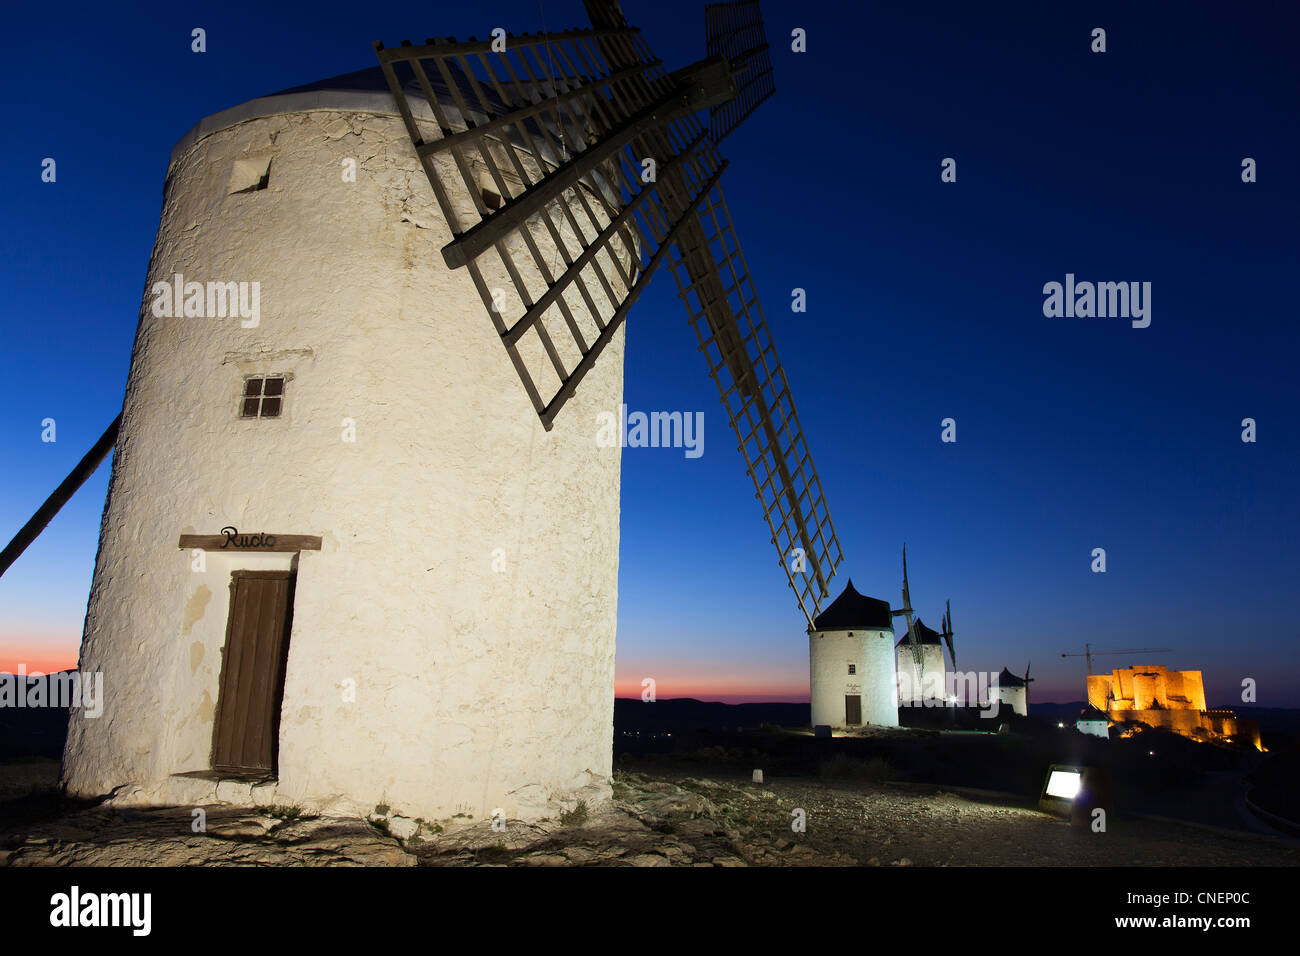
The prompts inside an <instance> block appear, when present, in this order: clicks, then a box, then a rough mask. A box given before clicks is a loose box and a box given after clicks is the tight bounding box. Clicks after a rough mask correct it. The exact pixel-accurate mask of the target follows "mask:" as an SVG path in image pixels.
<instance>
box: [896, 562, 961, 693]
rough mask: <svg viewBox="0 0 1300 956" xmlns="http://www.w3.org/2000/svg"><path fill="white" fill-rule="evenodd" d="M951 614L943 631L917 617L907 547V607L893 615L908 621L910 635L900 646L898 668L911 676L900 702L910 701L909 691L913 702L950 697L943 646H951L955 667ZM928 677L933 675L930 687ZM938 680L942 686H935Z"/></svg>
mask: <svg viewBox="0 0 1300 956" xmlns="http://www.w3.org/2000/svg"><path fill="white" fill-rule="evenodd" d="M950 612H951V607H948V608H946V609H945V612H944V616H943V630H942V631H934V630H932V629H930V628H928V627H926V626H925V623H924V622H923V621H922V620H921V618H920V617H915V618H914V617H913V614H914V611H913V608H912V590H911V585H910V582H909V581H908V575H907V546H906V545H904V546H903V606H902V607H901V608H899V609H897V610H894V611H891V612H890V614H891V615H892V616H894V617H898V616H900V615H902V616H905V617H906V618H907V635H906V637H904V638H903V639H902V640H900V641H899V642H898V645H897V651H898V653H897V662H896V663H897V667H898V669H899V671H900V672H901V673H903V674H906V675H908V676H907V677H905V678H903V679H902V681H901V682H900V688H899V689H900V693H901V694H902V697H900V701H903V702H905V701H906V700H907V699H908V696H909V695H908V693H907V692H908V691H909V690H910V691H911V694H910V697H911V698H912V699H913V700H916V699H920V698H921V697H923V696H924V695H926V694H928V695H929V696H931V697H934V698H943V697H945V696H946V690H947V689H946V687H945V686H943V685H944V681H943V675H944V666H943V650H942V647H941V644H940V642H946V643H947V645H948V654H949V656H951V657H952V658H953V663H954V666H955V664H956V657H955V656H953V644H952V636H953V635H952V624H951V617H950ZM927 674H929V675H930V676H929V682H928V683H927V678H926V675H927ZM936 679H937V681H938V684H939V686H934V684H935V682H936ZM908 683H910V684H911V687H910V688H909V687H908V686H906V685H907V684H908Z"/></svg>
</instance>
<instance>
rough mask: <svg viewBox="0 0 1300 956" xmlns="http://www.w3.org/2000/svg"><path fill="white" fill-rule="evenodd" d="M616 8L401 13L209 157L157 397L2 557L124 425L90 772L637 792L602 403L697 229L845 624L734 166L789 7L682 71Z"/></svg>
mask: <svg viewBox="0 0 1300 956" xmlns="http://www.w3.org/2000/svg"><path fill="white" fill-rule="evenodd" d="M586 6H587V10H588V13H589V15H590V17H591V22H592V26H591V28H590V29H585V30H571V31H566V32H564V33H560V34H548V35H540V34H533V35H529V34H524V35H522V36H508V37H506V38H505V46H506V49H505V51H504V52H499V51H497V50H495V49H494V41H482V42H480V41H476V40H474V39H472V38H471V39H470V40H469V41H466V42H455V41H454V40H432V41H429V42H427V43H425V44H422V45H416V46H412V45H406V44H404V45H402V46H401V47H398V48H395V49H384V48H383V47H382V46H380V45H378V44H376V52H377V55H378V58H379V63H380V66H379V67H378V68H375V69H372V70H363V71H360V72H358V73H354V74H349V75H347V76H342V77H335V78H333V79H332V80H326V81H323V82H320V83H315V84H312V85H310V86H307V87H300V88H297V89H294V90H288V91H285V92H283V93H281V94H277V95H274V96H269V97H264V98H261V99H258V100H253V101H250V102H248V103H244V104H241V105H239V106H236V107H233V108H232V109H229V110H226V111H224V112H221V113H218V114H216V115H214V116H210V117H207V118H206V119H204V120H202V121H200V122H199V123H198V125H196V126H195V127H194V128H193V129H192V130H191V131H190V133H189V134H188V135H187V136H186V137H185V138H184V139H182V140H181V142H180V143H179V144H178V145H177V147H176V148H175V150H174V151H173V154H172V159H171V163H170V166H169V169H168V175H167V182H166V186H165V192H164V200H163V211H162V217H161V222H160V225H159V229H158V237H157V241H156V244H155V247H154V252H153V256H152V259H151V262H150V266H149V275H148V283H147V286H146V288H147V289H149V290H150V294H149V296H148V297H147V298H146V301H145V305H144V307H143V308H142V310H141V316H140V322H139V327H138V330H137V335H136V343H135V348H134V351H133V355H132V362H131V370H130V374H129V378H128V383H127V391H126V398H125V401H124V404H123V409H122V414H121V416H120V418H119V419H118V420H117V421H115V422H114V423H113V425H112V426H110V428H109V429H108V431H106V432H105V435H104V437H103V438H102V439H101V440H100V442H99V443H97V445H96V446H95V448H94V449H92V451H91V453H90V454H88V455H87V456H86V459H85V460H83V462H82V463H81V465H79V466H78V469H76V470H75V471H74V473H73V474H72V475H70V476H69V478H68V480H67V481H65V482H64V483H63V485H61V486H60V488H59V489H58V490H57V491H56V492H55V494H54V495H52V496H51V498H50V500H49V501H47V502H46V504H45V505H44V506H43V507H42V508H41V509H40V510H39V511H38V512H37V514H36V516H34V517H33V519H32V521H30V522H29V523H28V525H27V526H25V527H24V528H23V529H22V531H20V532H19V534H18V536H17V537H16V538H15V539H14V542H13V543H12V544H11V545H10V546H9V547H8V548H6V549H5V551H4V552H3V553H2V554H0V573H2V572H3V570H4V568H5V567H7V566H8V564H9V563H11V562H12V561H13V560H14V558H16V557H17V555H18V554H19V553H21V551H22V550H23V548H24V547H26V545H27V544H28V543H30V541H31V540H32V538H34V537H35V535H36V534H38V533H39V532H40V530H41V528H42V527H44V525H45V524H46V523H48V521H49V520H50V518H51V517H52V516H53V514H54V513H55V512H57V510H58V508H59V507H60V506H61V505H62V504H63V503H64V502H65V501H66V500H67V498H68V497H69V496H70V495H71V494H72V493H73V492H74V491H75V490H76V488H77V486H78V485H79V484H80V483H81V482H82V481H84V479H85V478H86V477H87V476H88V475H89V473H90V472H91V471H93V470H94V466H95V465H96V464H97V463H98V461H99V460H101V459H102V457H103V456H104V455H105V454H107V452H108V450H109V449H110V448H112V447H113V445H114V442H116V455H115V458H114V462H113V473H112V477H111V479H110V485H109V496H108V502H107V505H106V507H105V511H104V517H103V522H102V527H101V531H100V541H99V553H98V556H97V559H96V565H95V574H94V580H93V583H92V589H91V595H90V601H89V605H88V609H87V615H86V626H85V634H84V638H83V646H82V654H81V664H80V666H81V669H82V670H83V671H101V672H102V673H103V675H104V686H105V692H106V696H107V699H108V704H107V709H106V712H105V714H104V717H103V718H102V719H99V720H94V719H87V718H83V717H82V716H80V715H79V714H78V715H77V716H74V717H73V719H72V721H71V725H70V728H69V736H68V743H67V747H66V750H65V755H64V778H63V779H64V783H65V784H66V786H67V788H68V790H69V791H70V792H72V793H76V794H102V793H106V792H109V791H113V790H116V791H118V793H119V794H120V795H122V796H123V797H124V799H133V800H136V801H139V802H167V803H197V802H203V801H206V800H210V799H212V798H213V797H216V798H218V799H222V800H227V801H229V802H232V803H238V804H244V805H255V804H259V803H271V802H280V803H296V804H300V805H303V806H305V807H311V808H317V809H324V808H332V809H339V810H345V811H349V812H358V811H360V812H364V811H367V810H369V809H372V808H373V807H374V806H375V805H376V804H377V803H381V802H382V803H387V804H389V805H390V806H392V807H393V808H394V809H396V810H398V811H399V812H402V813H405V814H408V815H410V816H417V815H418V816H422V817H424V818H426V819H431V820H432V819H440V818H444V817H447V816H450V815H452V814H453V813H463V814H467V815H470V816H474V817H478V818H482V817H483V816H486V815H488V814H490V813H492V812H493V811H494V810H495V809H496V808H500V809H502V810H504V811H505V813H506V814H508V815H509V816H512V817H513V816H517V817H524V818H529V817H539V816H545V815H551V814H553V813H554V810H555V809H556V807H557V806H563V805H565V804H568V803H571V801H573V800H576V799H580V798H585V799H589V800H599V799H601V798H603V797H604V796H605V795H606V794H608V792H609V776H610V771H611V759H612V756H611V742H612V716H613V713H612V712H613V677H614V637H615V621H616V610H617V584H618V528H619V525H618V522H619V464H620V456H619V448H618V447H617V445H615V446H614V447H612V448H607V447H601V446H600V445H599V444H598V442H597V440H596V436H597V422H598V419H599V416H600V414H601V413H603V412H607V411H610V410H616V409H618V407H619V405H620V402H621V398H622V385H623V382H622V350H623V331H622V323H623V321H624V319H625V318H626V316H627V313H628V311H629V309H630V308H631V307H632V305H633V303H634V302H635V301H636V299H637V297H638V295H639V294H640V293H641V292H642V291H643V289H644V288H645V285H646V283H647V282H648V281H649V280H650V277H651V275H652V273H653V272H654V270H655V268H656V267H657V266H659V265H660V264H661V263H662V262H663V260H664V259H665V258H667V259H668V260H669V262H670V264H671V266H672V267H673V271H674V274H675V277H676V279H677V281H678V283H679V286H680V289H681V292H682V298H683V300H684V301H685V302H686V304H687V306H688V309H689V311H690V316H691V321H692V324H693V327H694V328H695V331H696V333H697V335H698V338H699V343H700V349H701V351H703V352H704V353H705V355H706V358H707V360H708V364H709V372H710V375H711V377H712V378H713V379H714V381H715V383H716V384H717V386H718V388H719V392H720V394H721V396H722V400H723V404H724V407H725V408H726V410H727V414H728V419H729V422H730V424H731V425H732V427H733V429H734V430H735V432H736V435H737V438H738V439H739V442H740V447H741V450H742V453H743V454H744V456H745V461H746V464H747V466H748V469H749V472H750V475H751V476H752V478H753V481H754V485H755V488H756V490H757V493H758V497H759V499H760V501H761V503H762V505H763V509H764V515H765V518H766V520H767V522H768V526H769V531H770V534H771V539H772V541H773V542H774V543H775V544H776V546H777V548H778V550H779V551H780V553H781V555H782V564H783V566H785V560H784V558H785V556H787V555H789V554H790V553H791V552H793V551H797V552H798V553H799V555H800V557H801V561H802V564H801V567H802V568H804V569H806V570H803V571H795V570H793V569H792V568H791V567H790V566H786V573H787V576H788V580H789V583H790V584H791V586H792V588H794V590H795V592H796V595H797V596H798V599H799V603H800V606H801V608H802V610H803V613H804V614H805V617H806V618H807V619H808V621H809V623H810V624H811V622H812V618H813V615H814V614H815V613H816V611H817V608H818V605H819V603H820V601H821V600H822V598H824V597H825V595H826V593H827V581H828V580H829V578H830V577H831V576H832V575H833V574H834V570H835V566H836V565H837V564H838V562H839V561H840V560H841V555H840V551H839V545H838V542H837V541H836V539H835V534H834V529H833V526H832V525H831V523H830V518H829V515H828V514H827V511H826V504H825V499H824V497H823V495H822V492H821V487H820V483H819V481H818V479H817V475H816V472H815V470H814V469H813V466H812V461H811V457H810V456H809V454H808V449H807V446H806V444H805V442H804V440H803V436H802V432H801V430H800V428H799V424H798V420H797V417H796V415H795V411H794V405H793V402H792V399H791V397H790V391H789V387H788V385H787V383H786V380H785V376H784V372H783V371H782V369H781V367H780V364H779V362H778V361H777V359H776V354H775V351H774V349H773V347H772V343H771V339H770V336H769V335H768V333H767V329H766V325H765V323H764V320H763V316H762V312H761V309H760V308H759V305H758V301H757V297H756V295H755V293H754V289H753V285H752V283H751V281H750V278H749V275H748V273H747V270H746V267H745V263H744V259H743V256H742V255H741V253H740V249H739V245H738V244H737V242H736V237H735V232H734V229H733V227H732V225H731V221H730V217H729V214H728V212H727V208H726V205H725V202H724V201H723V199H722V194H721V192H720V190H719V189H718V180H719V177H720V176H721V174H722V172H723V170H724V168H725V165H726V164H725V162H724V161H723V160H722V159H721V157H720V156H719V154H718V151H717V144H718V142H719V141H720V140H721V139H722V138H724V137H725V136H726V135H727V134H728V133H730V132H731V130H733V129H734V128H735V127H736V126H737V125H738V124H739V123H740V122H741V121H743V120H744V119H745V118H746V117H747V116H748V115H749V113H750V112H752V110H753V109H754V108H755V107H757V105H758V104H759V103H760V102H762V100H763V99H765V98H766V97H767V96H768V95H770V94H771V92H772V82H771V66H770V63H769V62H768V57H767V53H766V50H767V45H766V43H765V42H764V38H763V25H762V20H761V18H760V17H759V14H758V9H757V3H740V4H723V5H716V6H714V7H709V8H707V11H706V26H707V34H708V42H709V52H710V54H711V55H710V57H709V58H707V59H705V60H703V61H701V62H699V63H697V64H694V65H692V66H690V67H687V68H685V69H683V70H679V71H677V72H675V73H672V74H669V73H667V72H665V71H664V70H663V68H662V67H661V66H660V65H659V61H658V60H657V59H656V58H655V57H654V55H653V54H652V53H651V52H650V50H649V49H648V48H647V46H646V44H645V43H644V41H643V40H642V39H641V36H640V34H639V31H637V30H635V29H633V28H630V27H629V26H628V25H627V24H626V22H625V21H624V19H623V15H622V13H621V11H620V9H619V7H618V4H617V3H616V2H613V0H586ZM704 109H709V110H710V118H709V123H708V125H705V124H703V123H702V122H701V121H700V119H699V118H697V113H699V112H700V111H702V110H704ZM650 168H653V169H655V170H656V171H657V176H655V177H654V178H653V180H652V181H647V180H646V179H645V178H643V174H644V173H645V171H646V170H647V169H650ZM350 173H353V175H349V174H350ZM227 283H229V285H227ZM164 294H165V295H166V297H167V298H169V299H170V300H171V301H170V302H169V303H165V304H167V305H170V306H171V307H172V308H171V309H168V308H160V307H158V306H159V305H160V304H162V303H161V299H162V297H163V296H164ZM232 297H233V301H236V302H240V303H241V304H243V305H244V306H245V307H246V308H245V309H244V310H243V311H240V312H239V314H238V315H235V316H234V317H232V315H231V313H232V310H233V307H232V305H231V303H232ZM233 311H238V310H233ZM244 312H247V313H248V314H247V315H245V314H244ZM598 358H599V359H601V360H600V361H597V359H598ZM579 384H581V388H579ZM521 386H522V387H521ZM562 411H563V415H561V412H562Z"/></svg>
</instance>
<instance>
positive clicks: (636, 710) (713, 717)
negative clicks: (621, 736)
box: [614, 697, 812, 732]
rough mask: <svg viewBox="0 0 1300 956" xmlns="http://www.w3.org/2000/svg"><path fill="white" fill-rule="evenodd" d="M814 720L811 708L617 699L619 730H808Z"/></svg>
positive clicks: (683, 699)
mask: <svg viewBox="0 0 1300 956" xmlns="http://www.w3.org/2000/svg"><path fill="white" fill-rule="evenodd" d="M811 719H812V707H811V705H810V704H806V703H805V704H780V703H778V704H724V703H722V702H721V701H716V700H714V701H703V700H696V699H695V698H693V697H673V698H670V699H667V700H656V701H653V702H651V703H647V702H645V701H642V700H639V699H637V698H627V697H617V698H615V699H614V727H615V729H616V730H632V731H635V730H641V729H647V728H653V729H655V730H664V731H672V730H681V731H686V730H692V731H693V730H707V731H710V732H717V731H727V730H736V729H738V728H744V729H746V730H748V729H752V728H756V727H761V726H762V725H763V724H775V725H777V726H779V727H807V726H808V723H809V721H810V720H811Z"/></svg>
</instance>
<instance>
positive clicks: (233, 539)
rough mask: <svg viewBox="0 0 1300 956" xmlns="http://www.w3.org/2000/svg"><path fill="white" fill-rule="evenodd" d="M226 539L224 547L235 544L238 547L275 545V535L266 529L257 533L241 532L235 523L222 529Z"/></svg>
mask: <svg viewBox="0 0 1300 956" xmlns="http://www.w3.org/2000/svg"><path fill="white" fill-rule="evenodd" d="M221 533H222V534H223V535H225V538H226V540H225V541H223V542H222V543H221V547H222V548H228V547H231V546H234V547H236V548H273V547H275V535H273V534H267V533H266V532H265V531H259V532H258V533H257V534H240V533H239V529H238V528H236V527H235V526H234V525H227V526H226V527H224V528H222V529H221Z"/></svg>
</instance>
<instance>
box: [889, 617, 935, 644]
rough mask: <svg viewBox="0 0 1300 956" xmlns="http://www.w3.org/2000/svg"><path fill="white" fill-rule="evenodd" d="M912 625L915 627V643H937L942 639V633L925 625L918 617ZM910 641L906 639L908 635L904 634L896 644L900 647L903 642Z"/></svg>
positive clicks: (908, 642) (907, 642)
mask: <svg viewBox="0 0 1300 956" xmlns="http://www.w3.org/2000/svg"><path fill="white" fill-rule="evenodd" d="M913 626H914V627H915V628H916V643H918V644H938V643H939V642H940V641H941V640H943V635H942V634H940V633H939V632H938V631H936V630H933V629H931V628H928V627H926V626H925V623H924V622H923V621H922V620H921V619H920V618H919V617H918V618H917V619H916V622H915V623H914V625H913ZM910 643H911V641H910V640H909V639H908V636H907V635H906V634H904V635H903V637H902V638H901V639H900V640H899V642H898V644H897V645H896V646H897V647H902V646H903V645H904V644H910Z"/></svg>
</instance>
